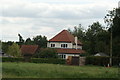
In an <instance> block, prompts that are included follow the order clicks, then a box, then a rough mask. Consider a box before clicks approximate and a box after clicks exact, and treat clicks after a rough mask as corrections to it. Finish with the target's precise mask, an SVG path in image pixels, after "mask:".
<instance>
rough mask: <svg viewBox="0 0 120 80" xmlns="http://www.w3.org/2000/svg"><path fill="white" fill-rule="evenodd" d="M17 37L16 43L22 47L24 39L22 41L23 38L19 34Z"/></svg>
mask: <svg viewBox="0 0 120 80" xmlns="http://www.w3.org/2000/svg"><path fill="white" fill-rule="evenodd" d="M18 36H19V42H17V43H18V44H19V45H22V44H23V43H24V39H23V37H22V36H21V35H20V34H18Z"/></svg>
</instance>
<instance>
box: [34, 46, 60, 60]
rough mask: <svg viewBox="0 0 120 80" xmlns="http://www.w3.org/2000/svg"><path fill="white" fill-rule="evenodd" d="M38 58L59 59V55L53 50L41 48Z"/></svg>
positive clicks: (36, 55) (37, 54)
mask: <svg viewBox="0 0 120 80" xmlns="http://www.w3.org/2000/svg"><path fill="white" fill-rule="evenodd" d="M34 57H36V58H57V57H58V54H57V52H56V50H55V49H53V48H41V49H40V50H39V51H38V52H37V53H36V54H35V55H34Z"/></svg>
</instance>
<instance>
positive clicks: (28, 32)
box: [0, 0, 119, 41]
mask: <svg viewBox="0 0 120 80" xmlns="http://www.w3.org/2000/svg"><path fill="white" fill-rule="evenodd" d="M118 1H119V0H0V39H2V40H3V41H18V33H20V34H21V35H22V36H23V38H24V39H26V38H28V37H30V38H32V37H33V36H37V35H44V36H46V37H47V38H48V39H50V38H52V37H53V36H54V35H56V34H57V33H59V32H60V31H61V30H63V29H68V28H71V29H73V27H74V26H78V25H79V24H82V26H83V28H84V29H87V27H88V25H91V24H92V23H93V22H96V21H99V22H100V23H101V24H103V25H104V20H103V18H104V16H105V15H106V13H107V11H108V10H112V9H113V8H116V7H117V6H118Z"/></svg>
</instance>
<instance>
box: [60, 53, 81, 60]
mask: <svg viewBox="0 0 120 80" xmlns="http://www.w3.org/2000/svg"><path fill="white" fill-rule="evenodd" d="M58 55H66V56H65V59H68V56H80V55H79V54H58Z"/></svg>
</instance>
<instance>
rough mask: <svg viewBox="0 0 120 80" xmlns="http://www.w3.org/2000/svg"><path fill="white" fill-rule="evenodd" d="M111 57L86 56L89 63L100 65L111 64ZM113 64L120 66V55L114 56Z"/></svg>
mask: <svg viewBox="0 0 120 80" xmlns="http://www.w3.org/2000/svg"><path fill="white" fill-rule="evenodd" d="M109 59H110V57H101V56H89V57H86V64H87V65H90V64H91V65H99V66H107V65H108V64H109ZM112 61H113V65H114V66H116V65H117V66H118V65H119V62H120V58H119V57H112Z"/></svg>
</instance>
